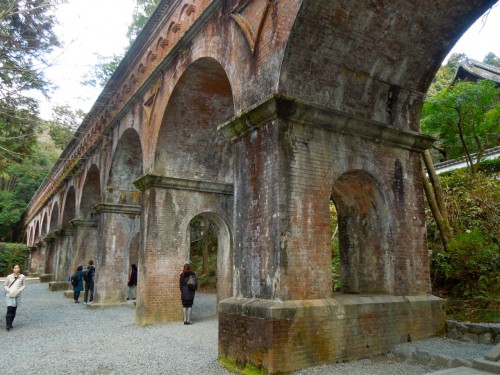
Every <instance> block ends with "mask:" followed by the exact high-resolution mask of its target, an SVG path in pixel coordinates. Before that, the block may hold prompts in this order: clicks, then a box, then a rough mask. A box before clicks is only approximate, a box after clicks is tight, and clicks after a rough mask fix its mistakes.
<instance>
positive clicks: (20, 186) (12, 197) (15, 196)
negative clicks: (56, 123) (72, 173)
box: [0, 143, 58, 241]
mask: <svg viewBox="0 0 500 375" xmlns="http://www.w3.org/2000/svg"><path fill="white" fill-rule="evenodd" d="M57 156H58V155H57V153H54V152H51V151H49V150H47V148H46V147H44V145H43V144H38V143H37V144H35V145H34V146H33V147H32V153H31V154H30V155H29V156H28V157H26V158H25V159H24V160H23V161H22V162H21V163H12V164H9V165H8V166H7V167H6V168H4V170H3V173H4V177H1V178H0V182H1V181H2V180H6V179H8V182H9V183H6V182H5V181H4V183H3V184H2V185H0V186H1V187H2V190H0V239H1V240H2V241H5V240H8V241H12V240H13V237H12V236H13V232H12V231H13V229H14V228H13V227H14V225H15V224H16V223H17V222H19V221H20V220H21V217H22V214H23V213H24V211H25V210H26V208H27V207H28V204H29V202H30V200H31V197H32V196H33V195H34V194H35V192H36V190H37V189H38V187H39V186H40V184H41V183H42V181H43V180H44V178H45V176H47V174H48V173H49V172H50V170H51V168H52V165H53V164H54V162H55V161H56V160H57Z"/></svg>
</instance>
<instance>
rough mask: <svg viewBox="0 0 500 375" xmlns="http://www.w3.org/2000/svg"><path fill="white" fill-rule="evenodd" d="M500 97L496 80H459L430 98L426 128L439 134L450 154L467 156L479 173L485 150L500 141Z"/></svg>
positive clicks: (423, 119) (424, 116)
mask: <svg viewBox="0 0 500 375" xmlns="http://www.w3.org/2000/svg"><path fill="white" fill-rule="evenodd" d="M499 97H500V88H497V87H496V86H495V84H494V82H492V81H486V80H480V81H478V82H457V83H456V84H455V85H453V86H451V87H449V88H448V89H447V90H445V91H443V92H440V93H437V94H436V95H434V96H432V97H430V98H428V99H427V100H426V102H425V103H424V107H423V110H422V117H421V125H422V131H423V132H424V133H426V134H429V135H432V136H435V137H437V138H438V141H437V143H438V145H439V147H441V148H443V149H445V150H447V153H448V154H449V156H450V157H452V158H458V157H462V156H464V155H465V158H466V161H467V165H468V167H469V171H470V173H471V174H475V173H476V172H477V169H478V167H479V162H480V161H481V158H482V156H483V154H484V151H485V150H486V149H488V148H490V147H493V146H496V145H498V144H499V141H500V140H499V139H498V134H499V133H500V102H499Z"/></svg>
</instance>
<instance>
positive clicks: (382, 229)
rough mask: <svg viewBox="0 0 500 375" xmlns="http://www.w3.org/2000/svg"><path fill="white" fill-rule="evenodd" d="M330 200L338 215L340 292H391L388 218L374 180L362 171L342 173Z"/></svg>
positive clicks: (391, 276) (391, 271)
mask: <svg viewBox="0 0 500 375" xmlns="http://www.w3.org/2000/svg"><path fill="white" fill-rule="evenodd" d="M332 200H333V202H334V204H335V208H336V212H337V217H338V255H339V271H340V277H339V281H340V291H342V292H344V293H365V294H373V293H379V294H391V292H392V290H393V286H394V283H393V278H394V270H393V269H392V254H391V253H390V248H389V234H388V228H389V225H388V221H389V220H390V218H388V213H387V209H386V202H385V199H384V196H383V194H382V193H381V191H380V189H379V187H378V186H377V182H376V180H375V179H374V178H372V177H371V176H370V175H369V174H367V173H366V172H363V171H352V172H348V173H345V174H343V175H342V176H340V177H339V178H338V179H337V180H336V182H335V184H334V186H333V189H332ZM332 240H334V238H332ZM334 281H335V280H334Z"/></svg>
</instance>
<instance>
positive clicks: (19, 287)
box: [3, 273, 26, 298]
mask: <svg viewBox="0 0 500 375" xmlns="http://www.w3.org/2000/svg"><path fill="white" fill-rule="evenodd" d="M14 280H15V281H14ZM25 280H26V276H24V275H23V274H19V276H18V277H17V280H16V278H15V276H14V274H13V273H11V274H10V275H9V276H7V278H6V279H5V283H4V284H3V287H4V289H5V291H6V292H7V294H6V295H5V296H6V297H10V298H16V297H19V295H20V294H21V292H22V291H23V290H24V288H26V285H25V284H24V281H25Z"/></svg>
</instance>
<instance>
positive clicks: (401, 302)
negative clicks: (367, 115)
mask: <svg viewBox="0 0 500 375" xmlns="http://www.w3.org/2000/svg"><path fill="white" fill-rule="evenodd" d="M219 129H220V130H222V131H223V132H224V134H225V135H226V136H227V137H228V138H229V139H231V140H232V141H233V142H234V149H235V165H236V166H235V171H236V175H235V181H237V182H238V183H237V184H236V186H235V203H234V207H235V212H234V228H235V234H234V237H235V238H234V242H235V245H234V246H235V249H237V251H236V252H235V258H234V259H235V267H234V268H235V273H236V275H235V282H236V285H235V292H236V294H235V297H234V298H229V299H226V300H225V301H222V302H221V303H220V305H219V357H221V358H225V359H228V360H232V361H234V362H236V363H238V364H245V363H251V364H253V365H255V366H257V367H263V368H264V369H265V370H266V371H267V372H268V373H270V374H272V373H284V372H292V371H294V370H298V369H300V368H304V367H310V366H314V365H319V364H322V363H332V362H335V361H343V360H354V359H358V358H362V357H366V356H371V355H375V354H381V353H384V352H387V351H389V350H390V349H391V348H392V347H393V346H394V345H396V344H398V343H400V342H404V341H407V340H408V339H411V340H414V339H420V338H425V337H429V336H432V335H434V334H436V333H437V332H439V331H440V330H442V329H443V327H444V321H445V316H444V314H443V311H442V308H441V306H442V301H440V300H439V299H438V298H435V297H433V296H431V295H429V294H427V293H428V292H429V290H430V281H429V271H428V261H427V248H426V244H425V240H423V238H424V234H425V226H424V222H423V206H422V204H423V201H422V199H421V196H422V192H421V191H420V190H419V189H420V187H421V185H420V184H418V178H419V177H418V176H420V175H419V174H417V173H419V172H420V171H419V170H417V168H415V165H416V164H418V159H416V157H418V152H420V151H421V150H423V149H425V148H426V147H428V146H429V145H430V139H429V138H428V137H424V136H421V135H419V134H416V133H411V132H403V131H400V130H397V129H394V128H389V127H387V126H386V125H384V124H380V123H376V122H374V121H368V120H364V119H359V118H356V117H354V116H349V115H346V114H343V113H339V112H338V111H333V110H329V109H326V108H321V107H318V106H313V105H310V104H307V103H303V102H300V101H298V100H295V99H292V98H286V97H282V96H274V97H272V98H270V99H269V100H267V101H265V102H263V103H262V104H261V105H259V106H256V107H254V108H253V109H251V110H250V111H249V112H248V113H245V114H242V115H241V116H239V117H238V118H236V119H233V120H232V121H231V122H229V123H227V124H224V125H222V126H220V127H219ZM415 160H417V163H416V162H415ZM395 166H397V167H398V168H397V169H398V170H397V171H394V168H395ZM360 171H361V172H362V173H361V172H360ZM358 173H361V174H362V175H363V176H373V180H374V181H376V182H375V183H373V189H380V190H381V191H382V193H381V194H378V195H377V194H372V193H371V192H370V194H371V195H370V196H372V197H373V199H370V200H367V201H366V202H365V203H366V207H365V206H363V207H359V206H358V205H356V202H355V198H354V201H352V199H351V198H352V197H356V194H352V192H350V191H349V189H358V188H359V189H360V190H361V192H360V194H361V196H362V195H363V194H364V193H365V190H363V189H365V187H364V186H363V184H362V183H360V182H359V181H364V180H363V179H359V180H357V183H356V184H352V185H349V184H346V185H345V186H342V188H341V189H338V191H336V193H337V194H338V196H339V199H343V201H342V202H341V203H342V204H344V205H345V206H346V207H347V209H346V212H347V214H349V209H354V210H357V211H359V212H358V213H359V215H358V216H356V217H355V219H356V220H358V219H359V218H361V219H363V218H366V219H367V220H372V221H374V222H373V223H370V225H371V226H370V225H368V226H366V225H365V224H366V223H363V222H362V220H361V222H360V223H357V225H358V226H359V227H360V230H358V231H357V232H347V234H348V235H347V236H346V237H349V235H351V234H353V235H354V236H357V237H362V236H370V238H369V241H375V242H376V246H373V249H370V251H371V252H370V253H369V255H368V254H364V253H363V251H362V250H363V249H356V250H357V251H359V258H365V259H364V260H363V261H361V260H360V261H359V262H358V261H357V260H356V262H358V263H357V267H360V266H361V265H367V266H369V267H372V268H373V270H376V271H377V272H379V273H380V274H381V275H382V277H383V279H384V281H383V282H381V283H380V287H377V288H378V289H377V290H380V291H381V293H379V294H374V293H372V292H369V290H368V287H369V283H367V282H366V278H367V277H368V275H367V274H366V273H359V270H358V276H357V277H359V278H360V279H361V280H360V283H359V284H360V285H362V287H361V288H360V289H359V292H358V293H363V292H364V293H370V295H367V294H365V295H359V294H358V295H352V294H345V295H344V294H341V295H339V296H333V293H332V279H331V240H330V236H331V231H330V217H329V209H328V205H329V199H330V196H331V195H332V193H333V192H334V190H333V189H334V184H335V182H336V181H338V179H339V178H341V176H344V177H345V176H350V175H351V174H353V175H357V174H358ZM415 174H417V176H415ZM367 181H368V179H367ZM368 192H369V191H368ZM403 196H404V198H403ZM351 201H352V202H351ZM365 211H366V215H365ZM368 213H370V214H368ZM358 221H360V220H358ZM381 223H385V224H381ZM379 224H380V227H381V228H384V232H378V233H376V234H375V233H371V232H370V231H369V230H366V228H368V229H371V228H377V225H379ZM380 237H383V240H382V241H379V238H380ZM347 239H349V240H350V241H357V240H358V239H362V238H355V237H352V238H347ZM363 240H366V239H363ZM352 243H355V242H352ZM352 243H350V242H349V241H346V242H344V245H346V248H348V249H349V250H350V248H349V246H351V247H352ZM357 243H364V242H363V241H357ZM403 244H406V246H403ZM372 254H373V255H376V256H374V257H373V258H372V259H370V257H371V256H372ZM352 267H355V265H352ZM346 271H350V270H346ZM341 272H342V270H341ZM396 282H397V283H398V285H395V283H396ZM363 288H365V289H363ZM382 293H383V294H382ZM403 293H406V296H402V294H403ZM235 332H238V334H237V335H236V334H235Z"/></svg>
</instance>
